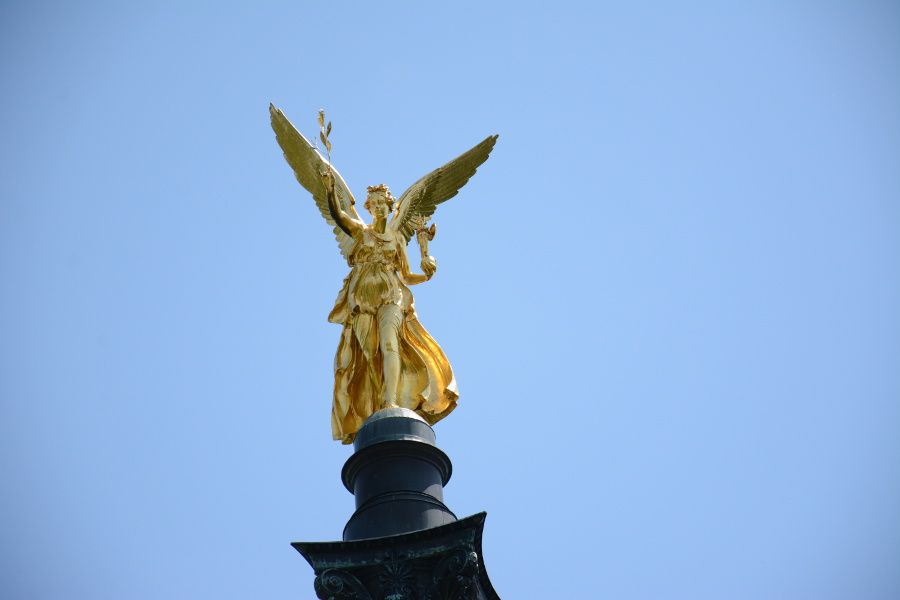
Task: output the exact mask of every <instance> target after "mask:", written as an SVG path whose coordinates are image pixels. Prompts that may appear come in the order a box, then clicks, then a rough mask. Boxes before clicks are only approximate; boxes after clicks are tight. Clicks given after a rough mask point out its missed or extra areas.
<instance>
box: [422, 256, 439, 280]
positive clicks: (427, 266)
mask: <svg viewBox="0 0 900 600" xmlns="http://www.w3.org/2000/svg"><path fill="white" fill-rule="evenodd" d="M419 266H420V267H422V272H423V273H425V276H426V277H428V279H431V278H432V277H433V276H434V274H435V272H436V271H437V261H436V260H435V259H434V257H433V256H426V257H425V258H423V259H422V262H421V263H420V265H419Z"/></svg>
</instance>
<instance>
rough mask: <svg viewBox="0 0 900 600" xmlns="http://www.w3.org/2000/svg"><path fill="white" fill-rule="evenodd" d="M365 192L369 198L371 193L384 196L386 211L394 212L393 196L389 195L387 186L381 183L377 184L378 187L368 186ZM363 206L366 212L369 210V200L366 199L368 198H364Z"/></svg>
mask: <svg viewBox="0 0 900 600" xmlns="http://www.w3.org/2000/svg"><path fill="white" fill-rule="evenodd" d="M366 191H367V192H368V194H369V195H370V196H371V195H372V194H373V193H378V192H381V193H382V194H383V195H384V199H385V200H386V201H387V205H388V210H389V211H392V210H394V196H393V195H391V190H389V189H388V186H386V185H385V184H383V183H379V184H378V185H370V186H369V187H367V188H366ZM363 206H365V207H366V210H368V209H369V199H368V197H367V198H366V203H365V204H363Z"/></svg>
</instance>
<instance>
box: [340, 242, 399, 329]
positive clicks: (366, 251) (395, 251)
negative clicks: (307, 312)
mask: <svg viewBox="0 0 900 600" xmlns="http://www.w3.org/2000/svg"><path fill="white" fill-rule="evenodd" d="M399 252H400V247H399V245H398V244H397V242H396V240H395V239H394V238H393V236H389V235H379V234H377V233H374V232H370V231H365V232H364V233H363V235H362V236H361V238H360V239H358V240H357V241H356V245H355V247H354V248H353V251H352V252H351V254H350V264H351V265H352V270H351V271H350V275H349V276H348V277H347V279H346V280H345V281H344V286H343V288H341V291H340V293H339V294H338V298H337V301H336V302H335V306H334V310H332V312H331V315H330V316H329V320H330V321H332V322H346V319H348V318H349V317H350V316H351V315H353V314H355V313H368V314H376V313H377V312H378V309H379V308H380V307H381V306H384V305H387V304H396V305H397V306H400V307H401V308H403V309H404V310H406V309H408V308H410V307H411V305H412V294H411V293H410V291H409V289H408V288H407V287H406V286H405V285H404V284H403V282H402V281H401V280H400V277H399V275H398V270H399V269H400V255H399Z"/></svg>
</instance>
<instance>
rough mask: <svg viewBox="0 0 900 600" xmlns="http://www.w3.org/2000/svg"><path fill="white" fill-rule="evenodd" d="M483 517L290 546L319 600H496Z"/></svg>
mask: <svg viewBox="0 0 900 600" xmlns="http://www.w3.org/2000/svg"><path fill="white" fill-rule="evenodd" d="M485 517H486V513H478V514H476V515H473V516H471V517H467V518H465V519H461V520H459V521H456V522H454V523H450V524H449V525H443V526H440V527H433V528H430V529H425V530H423V531H416V532H413V533H407V534H403V535H394V536H389V537H382V538H374V539H363V540H356V541H351V542H296V543H294V544H292V546H293V547H294V548H296V549H297V551H298V552H300V554H302V555H303V557H304V558H306V560H307V561H308V562H309V564H310V565H311V566H312V568H313V570H314V571H315V573H316V579H315V582H314V586H315V590H316V596H317V597H318V598H320V599H321V600H382V599H384V600H414V599H415V600H426V599H427V600H451V599H453V600H500V598H499V596H497V593H496V592H495V591H494V588H493V586H492V585H491V582H490V580H489V579H488V576H487V571H486V570H485V567H484V561H483V560H482V555H481V535H482V530H483V528H484V519H485Z"/></svg>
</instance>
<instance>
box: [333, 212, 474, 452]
mask: <svg viewBox="0 0 900 600" xmlns="http://www.w3.org/2000/svg"><path fill="white" fill-rule="evenodd" d="M355 238H356V245H355V246H354V247H353V250H352V252H351V253H350V265H351V267H352V268H351V271H350V274H349V275H347V277H346V278H345V279H344V285H343V287H342V288H341V291H340V292H339V293H338V297H337V300H336V301H335V304H334V308H333V309H332V311H331V314H329V315H328V320H329V321H330V322H332V323H339V324H341V325H343V331H342V332H341V338H340V341H339V342H338V348H337V353H336V354H335V357H334V404H333V407H332V412H331V430H332V434H333V436H334V439H336V440H341V441H342V442H343V443H345V444H349V443H352V442H353V438H354V437H355V435H356V432H357V431H358V430H359V428H360V427H362V424H363V422H364V421H365V420H366V419H367V418H368V417H369V415H371V414H372V413H374V412H375V411H377V410H379V409H380V408H382V406H381V403H382V397H383V385H384V370H383V366H382V352H381V349H380V348H379V327H381V326H382V324H380V323H379V321H380V319H379V317H380V316H382V315H384V313H386V312H390V313H391V315H400V323H399V324H396V323H394V324H392V326H397V330H398V336H397V337H398V346H399V348H398V352H399V354H400V382H399V386H398V397H397V404H398V405H399V406H402V407H403V408H409V409H412V410H414V411H416V412H417V413H418V414H419V415H421V416H422V417H423V418H424V419H425V420H426V421H428V422H429V423H431V424H434V423H436V422H438V421H439V420H441V419H443V418H444V417H445V416H447V415H448V414H450V411H452V410H453V409H454V408H456V400H457V398H458V397H459V393H458V392H457V389H456V380H455V379H454V377H453V370H452V369H451V367H450V362H449V361H448V360H447V357H446V356H445V355H444V351H443V350H441V348H440V346H438V344H437V342H435V341H434V339H433V338H432V337H431V335H429V334H428V332H427V331H426V330H425V328H424V327H422V325H421V324H420V323H419V320H418V318H417V317H416V311H415V309H414V308H413V298H412V293H411V292H410V291H409V288H408V287H407V286H406V285H405V284H404V283H403V281H402V280H401V278H400V275H399V273H400V272H402V271H404V270H405V271H406V272H408V271H409V269H408V267H407V264H406V260H407V259H406V248H405V244H404V243H402V242H403V241H405V240H402V237H401V236H400V235H399V234H396V233H395V232H393V231H392V230H388V231H386V232H385V233H378V232H377V231H375V230H374V229H372V228H371V227H369V226H366V227H365V228H364V229H362V230H361V233H359V234H357V235H356V236H355ZM388 305H395V306H397V307H399V311H397V310H394V309H391V310H390V311H385V310H379V309H381V308H382V307H385V306H388Z"/></svg>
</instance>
